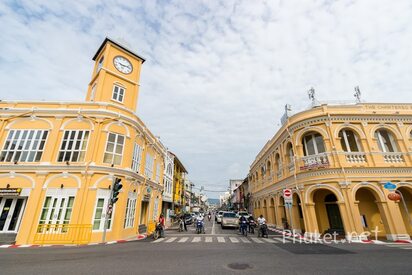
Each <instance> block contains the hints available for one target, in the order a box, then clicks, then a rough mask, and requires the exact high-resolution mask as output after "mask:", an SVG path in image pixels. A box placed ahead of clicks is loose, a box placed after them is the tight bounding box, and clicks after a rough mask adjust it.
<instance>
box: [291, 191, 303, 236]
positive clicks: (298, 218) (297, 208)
mask: <svg viewBox="0 0 412 275" xmlns="http://www.w3.org/2000/svg"><path fill="white" fill-rule="evenodd" d="M292 215H293V217H292V218H293V229H296V230H297V231H298V232H299V233H305V223H304V220H303V211H302V204H301V201H300V197H299V195H298V194H296V193H295V194H293V207H292Z"/></svg>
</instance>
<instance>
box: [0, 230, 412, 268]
mask: <svg viewBox="0 0 412 275" xmlns="http://www.w3.org/2000/svg"><path fill="white" fill-rule="evenodd" d="M188 229H189V231H188V232H181V233H179V232H177V231H174V230H171V231H167V232H166V236H165V238H164V239H160V240H161V241H157V242H153V241H154V240H152V239H145V240H142V241H136V242H129V243H121V244H112V245H96V246H83V247H49V248H17V249H10V248H8V249H0V274H242V273H245V274H250V273H258V274H386V275H387V274H411V270H412V261H411V259H412V249H409V247H399V246H387V245H374V244H335V245H324V244H296V243H295V244H294V243H293V242H291V241H289V242H286V243H283V242H281V241H280V240H281V239H282V236H280V235H276V234H274V233H272V235H270V236H269V238H268V239H267V240H262V239H261V238H259V239H257V238H256V236H254V235H249V236H248V237H244V236H241V235H239V234H238V231H237V230H232V229H225V230H222V229H221V228H220V226H217V225H216V224H215V225H213V223H207V228H206V234H200V235H198V234H195V232H194V227H191V226H189V228H188ZM219 240H220V241H219ZM256 240H257V241H258V242H257V241H256ZM411 248H412V247H411Z"/></svg>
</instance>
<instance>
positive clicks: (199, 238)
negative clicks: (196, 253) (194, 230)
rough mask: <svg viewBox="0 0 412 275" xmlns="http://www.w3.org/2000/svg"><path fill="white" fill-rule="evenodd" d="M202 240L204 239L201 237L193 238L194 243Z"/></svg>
mask: <svg viewBox="0 0 412 275" xmlns="http://www.w3.org/2000/svg"><path fill="white" fill-rule="evenodd" d="M201 240H202V238H201V237H194V238H193V240H192V243H198V242H200V241H201Z"/></svg>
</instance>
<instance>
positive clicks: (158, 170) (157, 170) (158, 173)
mask: <svg viewBox="0 0 412 275" xmlns="http://www.w3.org/2000/svg"><path fill="white" fill-rule="evenodd" d="M156 182H158V183H159V182H160V163H158V164H157V165H156Z"/></svg>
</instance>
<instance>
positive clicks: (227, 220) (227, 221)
mask: <svg viewBox="0 0 412 275" xmlns="http://www.w3.org/2000/svg"><path fill="white" fill-rule="evenodd" d="M221 225H222V228H225V227H234V228H237V227H239V218H238V216H237V215H236V213H233V212H223V215H222V223H221Z"/></svg>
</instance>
